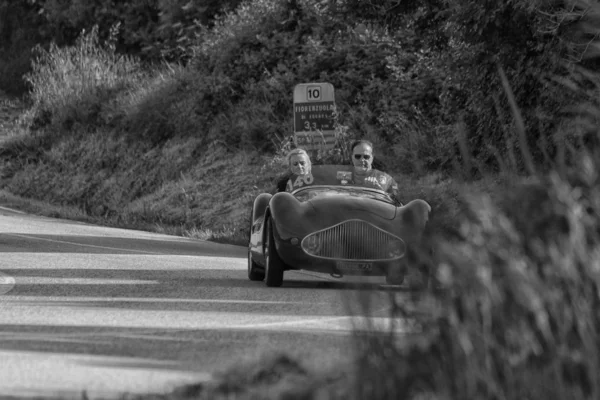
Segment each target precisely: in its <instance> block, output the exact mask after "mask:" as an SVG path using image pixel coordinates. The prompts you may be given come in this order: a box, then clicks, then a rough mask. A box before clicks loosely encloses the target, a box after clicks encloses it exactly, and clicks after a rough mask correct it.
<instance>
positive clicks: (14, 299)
mask: <svg viewBox="0 0 600 400" xmlns="http://www.w3.org/2000/svg"><path fill="white" fill-rule="evenodd" d="M2 302H5V303H21V302H23V303H46V302H48V303H51V302H58V303H65V302H68V303H77V302H93V303H97V302H106V303H123V302H125V303H190V304H193V303H198V304H203V303H209V304H210V303H215V304H271V305H274V304H298V302H297V301H283V300H239V299H167V298H163V297H50V296H8V297H6V298H3V299H2ZM310 304H311V305H327V304H329V303H312V302H311V303H310Z"/></svg>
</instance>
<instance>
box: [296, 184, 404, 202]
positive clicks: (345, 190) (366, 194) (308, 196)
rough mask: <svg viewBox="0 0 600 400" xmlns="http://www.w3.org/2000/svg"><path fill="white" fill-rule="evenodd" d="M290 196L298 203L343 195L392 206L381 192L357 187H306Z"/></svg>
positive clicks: (386, 195)
mask: <svg viewBox="0 0 600 400" xmlns="http://www.w3.org/2000/svg"><path fill="white" fill-rule="evenodd" d="M292 194H293V195H294V196H295V197H296V198H297V199H298V200H300V201H307V200H312V199H315V198H324V197H331V196H339V195H343V196H352V197H362V198H367V199H373V200H379V201H384V202H386V203H390V204H394V202H393V201H392V199H391V198H390V196H389V195H388V194H387V193H385V192H383V191H381V190H377V189H370V188H364V187H357V186H308V187H305V188H301V189H298V190H295V191H294V192H293V193H292Z"/></svg>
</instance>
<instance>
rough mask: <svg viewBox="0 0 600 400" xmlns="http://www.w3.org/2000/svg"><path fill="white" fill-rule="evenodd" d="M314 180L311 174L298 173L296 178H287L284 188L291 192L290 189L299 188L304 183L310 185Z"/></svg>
mask: <svg viewBox="0 0 600 400" xmlns="http://www.w3.org/2000/svg"><path fill="white" fill-rule="evenodd" d="M314 181H315V178H314V177H313V176H312V174H307V175H299V176H297V177H296V179H293V178H291V179H290V180H288V183H287V187H286V190H287V191H288V192H291V191H292V190H295V189H298V188H301V187H302V186H304V185H310V184H312V183H313V182H314Z"/></svg>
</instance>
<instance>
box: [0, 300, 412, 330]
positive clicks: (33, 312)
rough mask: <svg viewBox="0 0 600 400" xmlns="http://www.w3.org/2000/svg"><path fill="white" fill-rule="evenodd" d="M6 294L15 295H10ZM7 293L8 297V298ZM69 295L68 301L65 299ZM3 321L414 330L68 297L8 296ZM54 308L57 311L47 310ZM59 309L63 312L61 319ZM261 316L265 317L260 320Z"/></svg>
mask: <svg viewBox="0 0 600 400" xmlns="http://www.w3.org/2000/svg"><path fill="white" fill-rule="evenodd" d="M6 298H10V296H7V297H6ZM6 298H3V299H2V300H4V299H6ZM65 301H68V300H67V299H65ZM2 303H3V307H2V308H0V324H2V325H5V326H10V325H13V324H15V323H16V322H17V321H18V324H21V325H35V326H55V325H60V326H65V327H66V326H69V327H96V326H98V327H103V328H151V329H160V328H163V325H162V322H161V321H163V320H164V319H167V318H168V319H169V320H170V323H169V329H181V330H205V329H210V330H268V331H294V332H305V331H310V332H315V331H321V332H329V333H343V334H351V333H352V332H355V331H356V330H357V329H359V330H372V329H375V330H376V331H385V330H386V329H388V328H392V327H393V329H394V332H395V333H398V334H406V333H410V332H411V331H412V327H411V324H409V323H408V320H406V319H403V318H388V317H365V316H352V315H345V316H330V315H324V316H318V315H306V316H298V315H288V314H259V313H244V312H227V313H222V312H217V311H188V310H186V311H181V310H144V309H120V308H110V307H107V308H105V309H99V308H97V307H81V306H77V305H67V304H64V303H56V302H55V303H54V304H52V303H35V304H34V303H33V302H32V303H28V304H27V303H19V302H17V301H15V302H11V301H6V302H5V301H2ZM48 309H51V310H52V312H48V311H47V310H48ZM57 315H60V318H58V319H57ZM257 321H260V322H257Z"/></svg>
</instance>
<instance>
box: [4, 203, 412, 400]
mask: <svg viewBox="0 0 600 400" xmlns="http://www.w3.org/2000/svg"><path fill="white" fill-rule="evenodd" d="M0 252H1V253H2V254H1V258H0V360H1V362H0V395H2V396H18V397H31V396H49V395H51V396H59V395H60V396H64V397H65V398H68V397H72V398H81V397H80V394H81V392H82V391H83V390H86V391H87V392H88V394H89V395H90V397H91V398H93V397H94V396H98V397H118V396H121V395H122V394H123V393H149V392H150V393H164V392H167V391H169V390H171V389H173V388H174V387H175V386H176V385H179V384H184V383H191V382H197V381H201V380H206V379H209V378H210V376H211V374H212V373H214V372H215V371H220V370H223V369H225V368H227V367H228V366H230V365H233V364H237V363H239V362H241V361H244V360H251V359H253V358H256V357H258V356H259V355H260V354H263V353H265V352H271V351H278V350H283V351H286V352H288V353H289V354H291V355H293V356H296V357H299V358H300V359H302V360H303V361H304V362H305V363H306V364H307V365H308V366H309V367H314V368H328V367H329V366H331V365H336V363H339V362H340V361H344V360H345V359H346V358H348V357H350V356H351V354H352V349H353V342H352V340H353V339H352V335H351V332H352V329H353V327H356V326H359V325H360V326H362V325H361V324H363V323H364V321H365V319H364V318H361V317H356V315H358V314H361V313H362V312H361V311H358V309H359V308H360V307H357V306H356V304H358V303H356V299H357V298H358V297H360V296H363V295H365V294H366V293H369V294H370V296H373V297H371V298H372V299H375V300H374V302H373V307H372V310H375V311H373V312H372V313H371V314H370V318H371V319H369V321H371V322H374V323H375V324H377V325H378V326H386V324H389V323H390V321H389V319H387V318H386V315H387V313H388V309H389V299H388V297H387V296H389V295H390V290H389V288H388V289H385V288H384V287H382V286H379V283H382V282H381V281H380V280H377V279H375V280H371V281H370V282H369V283H366V284H363V285H360V286H356V285H355V284H352V283H351V282H356V280H342V281H340V280H336V279H334V278H331V277H329V276H326V275H325V276H323V275H318V274H311V273H303V272H288V273H286V276H285V281H284V286H283V287H282V288H267V287H266V286H265V285H264V283H262V282H251V281H249V280H248V279H247V275H246V265H247V261H246V249H245V248H242V247H238V246H230V245H221V244H216V243H210V242H203V241H197V240H189V239H185V238H179V237H173V236H167V235H159V234H153V233H148V232H141V231H133V230H123V229H112V228H105V227H98V226H92V225H88V224H83V223H78V222H71V221H64V220H57V219H51V218H44V217H37V216H31V215H26V214H22V213H19V212H15V211H13V210H9V209H4V208H0ZM391 295H392V296H402V295H403V294H402V293H401V292H398V293H393V292H392V294H391ZM399 326H400V327H399V330H400V331H402V329H404V328H403V327H402V325H399ZM406 329H409V328H408V327H407V328H406Z"/></svg>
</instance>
